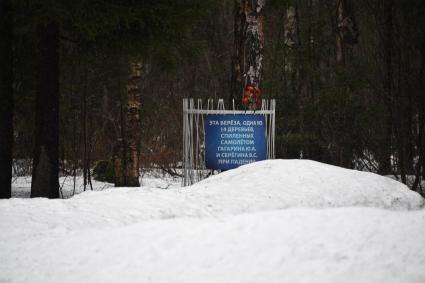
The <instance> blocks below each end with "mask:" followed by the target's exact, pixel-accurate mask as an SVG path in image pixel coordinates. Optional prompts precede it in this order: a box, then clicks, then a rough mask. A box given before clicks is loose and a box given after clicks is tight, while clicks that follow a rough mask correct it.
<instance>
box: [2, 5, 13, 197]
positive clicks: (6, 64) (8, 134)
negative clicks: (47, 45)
mask: <svg viewBox="0 0 425 283" xmlns="http://www.w3.org/2000/svg"><path fill="white" fill-rule="evenodd" d="M0 38H1V40H0V99H1V100H0V199H2V198H10V196H11V193H12V187H11V186H12V184H11V180H12V146H13V59H12V58H13V14H12V2H11V1H10V0H3V1H1V2H0Z"/></svg>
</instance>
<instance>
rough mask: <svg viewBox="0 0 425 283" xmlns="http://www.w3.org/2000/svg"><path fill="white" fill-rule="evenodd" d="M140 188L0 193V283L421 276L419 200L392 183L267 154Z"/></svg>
mask: <svg viewBox="0 0 425 283" xmlns="http://www.w3.org/2000/svg"><path fill="white" fill-rule="evenodd" d="M19 184H20V187H19V190H20V192H23V191H25V189H24V187H25V186H24V185H23V183H19ZM142 184H143V186H142V187H141V188H108V186H109V185H105V184H102V183H99V184H96V186H97V185H98V186H99V187H98V188H97V189H99V190H101V189H102V191H97V192H95V191H93V192H91V191H89V192H84V193H81V194H79V195H77V196H75V197H73V198H70V199H65V200H48V199H42V198H38V199H18V198H15V199H10V200H0V262H1V264H0V282H43V283H44V282H418V283H419V282H425V270H424V269H423V266H424V265H425V249H423V239H424V235H425V210H424V209H419V208H420V207H421V206H423V203H424V201H423V199H422V198H421V197H420V196H419V195H417V194H416V193H414V192H411V191H409V190H408V189H407V188H406V187H405V186H404V185H402V184H400V183H398V182H396V181H393V180H391V179H388V178H385V177H381V176H378V175H374V174H369V173H364V172H358V171H352V170H346V169H342V168H338V167H334V166H329V165H325V164H321V163H317V162H312V161H305V160H274V161H264V162H258V163H256V164H250V165H246V166H243V167H241V168H238V169H235V170H231V171H227V172H225V173H222V174H219V175H217V176H213V177H211V178H209V179H207V180H204V181H203V182H200V183H198V184H196V185H194V186H191V187H186V188H181V187H179V186H178V183H176V182H175V181H174V182H171V181H170V180H165V179H148V180H144V181H143V182H142ZM166 187H169V189H164V188H166ZM343 206H350V207H343ZM354 206H356V207H354ZM365 206H369V208H368V207H365ZM329 207H332V209H327V208H329ZM317 208H320V209H317ZM382 208H386V209H382ZM409 209H411V210H409ZM413 209H415V210H413Z"/></svg>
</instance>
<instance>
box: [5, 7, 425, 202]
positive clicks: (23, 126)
mask: <svg viewBox="0 0 425 283" xmlns="http://www.w3.org/2000/svg"><path fill="white" fill-rule="evenodd" d="M67 2H68V1H60V0H58V1H53V0H48V1H41V0H40V1H37V0H28V1H24V0H16V1H10V0H2V2H1V3H2V4H1V5H2V6H1V10H0V13H2V14H1V15H0V16H1V17H0V19H1V21H2V22H1V31H0V32H1V33H0V36H1V37H2V38H3V39H4V40H2V43H1V44H0V48H1V50H0V53H1V54H2V56H1V59H0V63H1V67H2V68H1V79H2V81H1V83H2V88H1V91H2V93H1V100H2V101H1V106H0V107H1V109H0V110H1V111H0V113H1V114H2V117H1V123H0V124H1V125H0V126H1V129H0V130H1V132H0V135H1V138H0V142H1V143H0V150H1V158H2V159H1V161H2V162H0V163H1V164H0V165H1V168H0V170H1V172H2V180H0V183H1V184H2V185H1V190H0V191H1V192H2V197H8V196H10V193H9V190H10V189H9V188H10V185H9V184H7V182H8V181H7V180H12V181H13V176H19V175H31V174H32V176H33V182H35V181H34V180H38V181H37V182H38V183H39V184H38V188H40V187H43V184H44V185H45V184H48V186H47V187H52V186H53V187H57V185H58V184H57V183H56V181H55V180H54V179H57V176H53V177H52V178H53V179H50V180H41V179H43V178H41V177H40V176H41V175H42V174H41V175H37V174H39V173H37V172H39V171H40V170H41V169H39V170H38V171H37V168H35V167H37V166H43V164H44V163H43V160H44V159H43V158H44V157H43V154H45V153H44V151H43V150H46V151H47V153H46V154H45V155H46V156H47V158H48V159H49V160H50V161H49V162H50V163H52V162H53V161H52V160H53V159H56V160H58V162H57V167H58V173H57V174H59V175H73V174H83V175H84V180H85V183H87V186H89V185H90V177H91V176H90V175H91V174H92V173H93V171H92V170H91V168H93V167H94V166H96V165H99V161H101V160H105V161H107V163H111V162H112V163H113V164H112V165H111V167H112V169H111V170H112V171H115V172H114V173H115V175H116V176H117V169H116V167H117V166H118V167H119V166H121V171H122V170H124V171H125V170H127V169H128V168H130V169H129V170H135V169H136V170H137V175H138V173H139V172H138V168H139V167H140V168H141V169H142V170H150V169H152V168H160V169H162V170H164V171H165V172H167V173H170V174H174V175H179V172H180V171H179V170H178V168H179V166H181V160H182V122H181V121H182V107H181V106H182V99H183V98H185V97H190V98H202V99H204V100H206V99H208V98H213V99H215V100H217V99H219V98H223V99H224V100H225V101H226V102H227V103H228V104H227V107H229V106H230V101H231V99H232V98H234V99H237V100H239V99H240V98H241V96H240V95H239V94H240V92H239V91H238V90H235V77H236V75H235V61H237V59H238V58H235V56H237V53H235V49H236V48H237V44H238V42H240V41H241V40H242V41H243V40H244V39H243V32H242V33H241V32H240V30H239V29H238V23H239V22H238V21H240V19H241V7H243V5H254V6H256V7H258V6H261V7H262V10H261V13H259V14H258V15H257V16H258V20H259V21H260V23H261V25H262V31H263V32H264V34H263V35H261V36H262V46H261V49H260V52H261V53H262V54H263V61H262V66H261V68H262V69H261V79H260V80H259V81H258V87H259V88H261V90H262V96H263V98H267V99H272V98H273V99H276V100H277V113H276V115H277V116H276V158H305V159H312V160H317V161H320V162H325V163H329V164H333V165H337V166H342V167H346V168H355V169H358V170H367V171H371V172H376V173H379V174H382V175H393V176H395V177H396V178H398V179H399V180H400V181H401V182H403V183H406V184H408V185H409V187H410V188H411V189H412V190H415V191H418V192H420V193H421V194H422V195H424V193H425V191H424V189H425V188H423V187H422V186H421V184H422V180H423V179H424V178H425V132H424V131H425V94H424V89H425V17H423V14H424V12H425V2H423V1H421V0H406V1H393V0H357V1H350V0H292V1H285V0H268V1H266V2H265V1H262V0H255V1H247V0H237V1H235V0H208V1H195V0H182V1H167V0H158V1H153V0H152V1H112V0H105V1H82V0H80V1H78V0H76V1H73V3H72V4H71V3H67ZM263 5H264V6H263ZM49 46H50V48H51V47H52V46H56V48H53V49H49ZM52 58H53V59H52ZM55 62H56V63H57V64H56V65H55ZM7 66H10V68H7ZM55 66H56V69H55ZM43 70H45V71H46V70H47V71H46V72H43ZM43 74H53V75H43ZM54 74H56V76H55V75H54ZM8 82H9V83H8ZM10 82H11V83H10ZM243 84H244V83H243ZM8 86H11V87H8ZM243 87H246V82H245V85H242V88H243ZM236 89H237V88H236ZM8 93H13V96H12V98H11V96H8V95H7V94H8ZM55 99H57V101H56V102H55ZM49 109H50V110H51V109H57V111H56V112H54V113H52V111H49ZM135 109H136V111H134V110H135ZM37 113H39V114H37ZM40 113H44V114H40ZM46 113H47V114H46ZM48 113H50V114H48ZM12 114H13V116H11V115H12ZM43 115H44V116H43ZM49 115H50V116H49ZM10 117H13V128H11V126H9V125H8V124H7V122H8V121H9V120H10ZM56 118H57V120H58V123H57V125H56V124H54V123H53V124H49V122H48V121H52V120H55V119H56ZM43 121H44V122H46V121H47V122H46V123H47V124H43V123H44V122H43ZM42 124H43V125H42ZM55 125H56V126H55ZM55 131H56V132H57V134H55V133H54V132H55ZM8 133H9V134H8ZM56 135H57V136H56ZM8 137H10V138H8ZM55 137H56V138H55ZM49 139H50V140H49ZM10 140H12V142H10ZM46 140H47V141H46ZM56 140H57V150H56V151H57V152H50V150H51V149H52V148H55V146H53V147H50V146H49V147H47V149H43V146H42V145H43V144H49V143H53V144H55V143H56ZM132 140H137V141H138V142H136V143H132V142H131V141H132ZM10 145H13V152H12V151H10V152H12V157H13V158H12V159H11V158H10V154H8V152H9V149H10V148H11V147H10ZM126 148H130V149H132V150H133V151H134V152H136V153H137V157H136V158H133V159H132V157H131V156H129V155H131V152H133V151H131V150H128V151H126ZM53 151H54V150H53ZM122 155H124V157H123V158H120V156H122ZM55 156H57V158H55ZM5 160H6V161H7V160H13V165H12V166H11V164H10V163H7V162H6V161H5ZM110 160H113V161H110ZM117 160H120V161H119V162H118V163H119V164H118V165H117ZM49 162H47V163H49ZM114 162H115V163H114ZM120 162H121V163H120ZM53 163H54V162H53ZM133 163H134V165H132V164H133ZM136 163H137V164H136ZM40 164H41V165H40ZM34 165H35V166H34ZM49 166H50V165H49ZM49 166H47V167H43V168H50V167H49ZM52 166H53V167H55V166H56V165H55V164H53V165H52ZM11 167H13V168H14V169H13V171H12V170H10V169H9V168H11ZM53 167H52V168H53ZM106 167H108V165H106ZM127 167H128V168H127ZM39 168H42V167H39ZM123 168H124V169H123ZM48 170H50V169H48ZM9 171H10V172H11V173H10V175H9V174H3V172H9ZM118 171H119V170H118ZM49 172H50V171H49ZM12 173H13V174H12ZM12 175H13V176H12ZM118 175H119V173H118ZM124 175H126V174H124ZM127 175H131V174H127ZM37 176H38V177H37ZM34 177H36V178H34ZM127 177H128V176H127ZM115 178H116V177H115ZM40 180H41V181H40ZM133 181H134V180H133ZM115 182H116V184H117V183H118V185H119V183H122V184H124V185H125V184H129V183H130V185H131V182H132V181H131V180H130V181H129V180H127V179H125V180H117V179H115ZM52 183H54V184H53V185H51V184H52ZM136 183H137V182H136ZM133 185H134V182H133ZM136 185H137V184H136ZM32 190H33V191H34V192H33V191H32V196H40V195H46V196H49V197H58V196H57V195H56V192H55V191H54V190H53V191H52V190H51V191H48V192H47V193H43V192H39V193H37V190H38V189H37V185H36V186H33V188H32Z"/></svg>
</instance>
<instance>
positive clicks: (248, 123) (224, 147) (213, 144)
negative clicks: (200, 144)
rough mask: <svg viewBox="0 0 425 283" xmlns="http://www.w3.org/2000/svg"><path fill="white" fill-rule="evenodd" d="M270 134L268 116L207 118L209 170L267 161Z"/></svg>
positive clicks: (206, 157) (219, 115) (236, 115)
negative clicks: (267, 125)
mask: <svg viewBox="0 0 425 283" xmlns="http://www.w3.org/2000/svg"><path fill="white" fill-rule="evenodd" d="M266 130H267V129H266V122H265V118H264V115H256V114H212V115H207V116H206V117H205V163H206V167H207V168H209V169H222V170H227V169H233V168H236V167H239V166H241V165H244V164H248V163H252V162H255V161H260V160H265V159H267V139H266Z"/></svg>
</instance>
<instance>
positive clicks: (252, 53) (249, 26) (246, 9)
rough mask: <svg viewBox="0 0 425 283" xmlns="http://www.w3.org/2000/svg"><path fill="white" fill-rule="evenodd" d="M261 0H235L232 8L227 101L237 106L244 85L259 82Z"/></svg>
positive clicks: (261, 45)
mask: <svg viewBox="0 0 425 283" xmlns="http://www.w3.org/2000/svg"><path fill="white" fill-rule="evenodd" d="M265 2H266V1H265V0H249V1H248V0H237V1H235V6H234V17H235V18H234V47H233V58H232V83H231V95H230V100H232V99H234V100H235V103H236V105H237V106H240V103H241V102H240V100H241V98H242V97H243V92H244V89H246V87H247V86H248V85H251V86H253V87H254V88H259V87H260V85H261V82H262V80H263V54H264V53H263V49H264V5H265Z"/></svg>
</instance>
